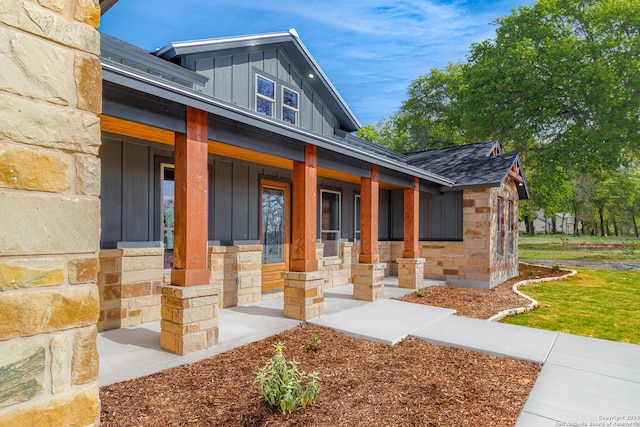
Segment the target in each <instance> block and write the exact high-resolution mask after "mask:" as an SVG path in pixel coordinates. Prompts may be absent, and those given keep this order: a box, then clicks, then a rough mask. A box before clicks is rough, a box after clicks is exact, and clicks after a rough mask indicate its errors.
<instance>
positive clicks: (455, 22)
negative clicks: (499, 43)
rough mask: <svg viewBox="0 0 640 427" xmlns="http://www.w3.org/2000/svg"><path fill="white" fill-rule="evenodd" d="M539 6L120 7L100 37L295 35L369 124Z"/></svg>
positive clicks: (216, 2) (105, 20)
mask: <svg viewBox="0 0 640 427" xmlns="http://www.w3.org/2000/svg"><path fill="white" fill-rule="evenodd" d="M531 3H532V0H495V1H493V0H460V1H456V0H453V1H447V0H396V1H390V0H307V1H304V2H302V1H300V0H298V1H296V0H271V1H258V0H244V1H243V0H180V1H175V0H120V1H119V2H118V3H117V4H116V5H115V6H114V7H113V8H112V9H110V10H109V11H108V12H107V13H106V14H105V15H104V16H103V17H102V25H101V28H100V30H101V31H102V32H104V33H106V34H109V35H111V36H114V37H117V38H119V39H122V40H124V41H126V42H129V43H132V44H134V45H136V46H139V47H141V48H143V49H147V50H149V51H151V50H155V49H157V48H160V47H163V46H164V45H166V44H167V43H169V42H172V41H184V40H196V39H206V38H214V37H226V36H238V35H247V34H259V33H270V32H281V31H287V30H289V29H290V28H295V29H296V31H297V32H298V34H299V35H300V38H301V40H302V42H303V43H304V44H305V46H306V47H307V49H308V50H309V51H310V52H311V54H312V55H313V57H314V58H315V59H316V61H317V62H318V63H319V64H320V66H321V67H322V69H323V71H324V72H325V74H327V76H328V77H329V79H330V80H331V82H332V83H333V84H334V86H335V87H336V88H337V90H338V92H340V95H341V96H342V97H343V98H344V99H345V101H346V102H347V104H348V105H349V107H350V108H351V110H352V111H353V112H354V113H355V115H356V117H358V119H359V120H360V122H361V123H362V124H369V123H375V122H377V121H378V120H379V119H381V118H383V117H385V116H389V115H391V114H393V113H394V112H395V111H397V109H398V107H400V104H401V103H402V101H403V100H404V99H405V98H406V93H407V87H408V85H409V83H411V81H412V80H414V79H415V78H417V77H419V76H421V75H424V74H426V73H428V72H429V70H431V69H432V68H434V67H437V68H442V67H444V66H446V65H447V64H448V63H449V62H458V61H460V60H463V59H464V58H465V56H466V54H467V53H468V51H469V46H470V45H471V43H474V42H479V41H482V40H485V39H487V38H490V37H492V36H493V34H494V30H495V27H494V26H492V25H490V22H492V21H493V20H495V19H496V18H498V17H501V16H504V15H507V14H509V13H510V11H511V10H512V9H514V8H517V7H518V6H521V5H530V4H531Z"/></svg>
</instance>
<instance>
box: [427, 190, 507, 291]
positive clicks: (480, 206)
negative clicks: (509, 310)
mask: <svg viewBox="0 0 640 427" xmlns="http://www.w3.org/2000/svg"><path fill="white" fill-rule="evenodd" d="M498 197H500V198H501V199H502V200H503V203H502V210H503V214H502V220H503V224H504V226H505V229H506V227H508V225H507V222H508V218H509V216H508V212H507V211H508V206H509V203H508V202H509V201H511V203H512V208H513V209H515V218H516V219H514V220H513V224H512V225H511V227H513V230H515V227H516V226H517V209H518V194H517V190H516V188H515V185H514V183H513V181H511V180H507V181H506V182H505V183H504V184H503V185H502V186H501V187H499V188H486V189H478V190H465V191H464V193H463V202H462V203H463V218H464V223H463V241H462V242H420V256H421V257H423V258H425V260H426V262H425V267H424V277H425V279H434V280H446V281H447V282H448V283H450V284H453V285H458V286H464V287H472V288H491V287H493V286H495V285H497V284H499V283H501V282H502V281H504V280H506V279H508V278H511V277H514V276H516V275H517V274H518V249H517V248H518V246H517V233H515V234H514V235H513V238H514V239H515V240H514V246H513V247H514V250H513V251H512V252H511V253H509V252H508V251H507V246H506V243H507V242H506V239H505V250H504V254H503V255H502V256H498V254H497V232H496V229H497V221H498V215H497V212H496V206H497V200H498ZM505 237H506V236H505Z"/></svg>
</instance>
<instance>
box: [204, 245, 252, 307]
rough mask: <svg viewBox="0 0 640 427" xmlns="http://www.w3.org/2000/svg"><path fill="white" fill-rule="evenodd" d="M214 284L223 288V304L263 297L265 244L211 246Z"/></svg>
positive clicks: (210, 253) (212, 280) (235, 303)
mask: <svg viewBox="0 0 640 427" xmlns="http://www.w3.org/2000/svg"><path fill="white" fill-rule="evenodd" d="M209 270H210V272H211V276H210V277H211V283H212V284H215V285H218V286H220V287H221V288H222V292H221V293H220V299H219V305H220V307H233V306H236V305H242V304H250V303H252V302H258V301H261V299H262V245H238V246H210V247H209Z"/></svg>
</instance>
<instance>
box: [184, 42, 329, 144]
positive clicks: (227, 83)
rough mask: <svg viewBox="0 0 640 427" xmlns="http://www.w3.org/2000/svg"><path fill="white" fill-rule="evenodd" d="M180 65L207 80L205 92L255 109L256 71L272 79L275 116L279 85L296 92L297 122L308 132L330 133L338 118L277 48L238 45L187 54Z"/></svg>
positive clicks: (278, 99)
mask: <svg viewBox="0 0 640 427" xmlns="http://www.w3.org/2000/svg"><path fill="white" fill-rule="evenodd" d="M182 61H183V65H184V66H185V67H187V68H189V69H191V70H193V71H195V72H196V73H199V74H201V75H203V76H205V77H207V78H208V79H209V80H208V81H207V82H206V85H205V87H204V89H203V92H204V93H205V94H206V95H209V96H212V97H214V98H217V99H220V100H222V101H226V102H229V103H232V104H235V105H238V106H240V107H243V108H247V109H249V110H255V81H256V74H260V75H262V76H264V77H266V78H268V79H270V80H273V81H275V82H276V116H275V118H277V119H281V114H282V111H281V103H282V99H281V98H282V87H287V88H289V89H293V90H295V91H296V92H298V94H299V98H298V102H299V119H298V120H299V126H300V127H302V128H304V129H307V130H310V131H312V132H315V133H318V134H321V135H324V136H329V137H330V136H333V134H334V129H335V128H336V127H338V126H339V125H338V120H337V119H336V117H335V116H334V115H333V113H331V110H330V109H329V107H327V106H326V104H325V103H324V102H323V101H322V99H321V97H320V96H319V95H318V93H317V92H315V91H314V90H313V89H312V88H311V85H310V84H308V82H307V81H306V77H303V76H304V74H303V73H301V72H300V71H299V70H298V69H297V68H295V66H294V65H293V64H292V63H291V61H290V60H289V58H287V56H286V55H285V54H284V52H282V51H281V50H278V49H268V48H265V49H264V50H259V51H251V52H250V51H249V49H238V50H234V51H229V50H227V51H220V52H209V53H198V54H192V55H187V56H186V57H184V58H183V60H182Z"/></svg>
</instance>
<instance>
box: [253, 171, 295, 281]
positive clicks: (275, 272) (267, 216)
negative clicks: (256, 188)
mask: <svg viewBox="0 0 640 427" xmlns="http://www.w3.org/2000/svg"><path fill="white" fill-rule="evenodd" d="M260 196H261V197H260V206H261V225H260V228H261V231H260V240H261V241H260V243H262V292H263V293H264V292H274V291H281V290H282V289H284V279H283V278H282V272H283V271H287V270H288V269H289V240H290V232H289V211H290V207H289V184H287V183H285V182H278V181H269V180H262V181H261V183H260Z"/></svg>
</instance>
